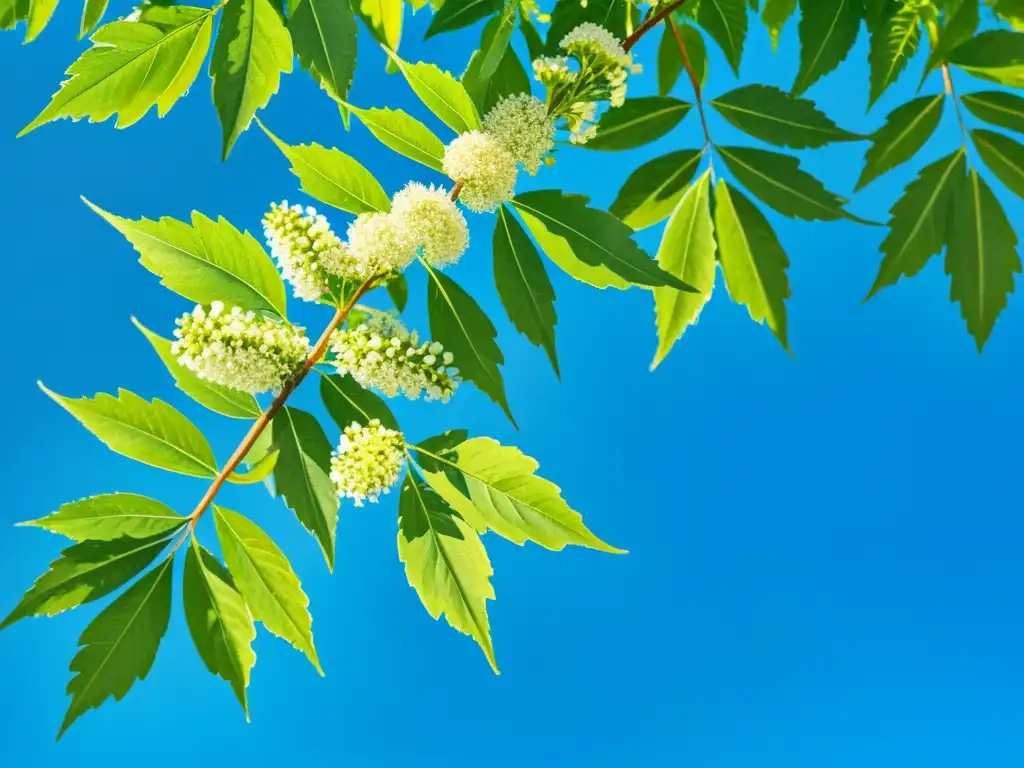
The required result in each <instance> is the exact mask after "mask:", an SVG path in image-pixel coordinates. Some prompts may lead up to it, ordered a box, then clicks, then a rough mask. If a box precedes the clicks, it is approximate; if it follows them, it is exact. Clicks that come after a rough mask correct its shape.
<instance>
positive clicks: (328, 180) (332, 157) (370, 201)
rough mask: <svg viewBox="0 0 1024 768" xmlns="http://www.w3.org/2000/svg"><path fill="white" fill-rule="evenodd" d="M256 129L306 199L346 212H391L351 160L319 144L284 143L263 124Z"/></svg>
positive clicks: (373, 183) (376, 186)
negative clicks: (273, 147) (281, 159)
mask: <svg viewBox="0 0 1024 768" xmlns="http://www.w3.org/2000/svg"><path fill="white" fill-rule="evenodd" d="M260 128H262V129H263V131H264V133H266V134H267V136H269V137H270V140H271V141H273V142H274V144H276V145H277V148H278V149H280V150H281V152H282V154H284V156H285V157H286V158H288V162H290V163H291V164H292V169H291V170H292V173H294V174H295V175H296V176H298V177H299V181H300V182H301V183H302V191H303V192H305V193H306V194H307V195H309V196H310V197H315V198H316V199H317V200H320V201H321V202H324V203H327V204H328V205H333V206H334V207H335V208H338V209H340V210H342V211H348V212H349V213H375V212H377V211H389V210H391V201H390V200H389V199H388V196H387V193H386V192H385V191H384V188H383V187H382V186H381V185H380V182H379V181H377V179H375V178H374V177H373V174H372V173H370V172H369V171H368V170H366V168H364V167H363V166H362V165H360V164H359V162H358V161H356V160H355V158H352V157H349V156H348V155H346V154H345V153H344V152H341V151H340V150H337V149H326V148H325V147H322V146H320V145H319V144H297V145H294V146H292V145H290V144H285V143H284V142H283V141H281V140H280V139H279V138H277V136H275V135H274V134H273V133H271V132H270V130H269V129H268V128H267V127H266V126H265V125H263V123H260Z"/></svg>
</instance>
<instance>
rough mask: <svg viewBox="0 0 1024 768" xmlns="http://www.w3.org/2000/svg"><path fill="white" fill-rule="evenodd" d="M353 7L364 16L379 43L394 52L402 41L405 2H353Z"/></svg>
mask: <svg viewBox="0 0 1024 768" xmlns="http://www.w3.org/2000/svg"><path fill="white" fill-rule="evenodd" d="M352 7H353V8H355V9H356V10H357V11H358V13H359V15H360V16H362V18H363V21H365V22H366V26H367V27H369V28H370V32H371V33H372V34H373V36H374V37H375V38H376V39H377V42H378V43H381V44H382V45H385V46H387V47H388V48H390V49H391V50H393V51H397V50H398V43H399V41H400V40H401V39H402V16H403V15H404V14H405V2H404V0H352Z"/></svg>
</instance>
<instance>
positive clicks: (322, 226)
mask: <svg viewBox="0 0 1024 768" xmlns="http://www.w3.org/2000/svg"><path fill="white" fill-rule="evenodd" d="M263 233H264V235H266V238H267V245H268V246H270V252H271V254H272V255H273V256H274V258H275V259H277V264H278V266H279V267H280V268H281V274H283V275H284V278H285V279H286V280H287V281H288V282H290V283H291V284H292V287H293V289H294V292H295V296H296V297H298V298H300V299H304V300H306V301H316V300H317V299H319V298H320V297H321V296H322V295H323V294H324V293H326V292H327V291H328V290H329V288H330V285H329V278H330V276H331V275H332V274H333V275H338V276H342V277H351V276H354V275H348V274H346V272H347V271H349V270H348V265H349V263H350V262H351V259H350V258H348V249H347V248H346V247H345V244H344V243H342V242H341V239H340V238H339V237H338V236H337V235H335V234H334V232H333V231H332V230H331V227H330V225H329V224H328V223H327V219H325V218H324V217H323V216H322V215H320V214H318V213H317V212H316V210H315V209H314V208H311V207H310V208H305V209H303V207H302V206H301V205H293V206H290V207H289V205H288V201H287V200H285V201H284V202H282V203H281V204H280V205H277V204H276V203H271V204H270V211H269V212H268V213H267V214H266V215H265V216H264V217H263Z"/></svg>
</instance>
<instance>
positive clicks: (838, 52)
mask: <svg viewBox="0 0 1024 768" xmlns="http://www.w3.org/2000/svg"><path fill="white" fill-rule="evenodd" d="M862 14H863V8H862V6H861V3H860V2H859V1H858V0H801V2H800V26H799V32H800V70H799V72H797V76H796V81H795V82H794V83H793V89H792V90H793V95H794V96H799V95H800V94H802V93H803V92H804V91H806V90H807V89H808V88H810V87H811V86H812V85H814V84H815V83H816V82H817V81H818V80H820V79H821V78H822V77H824V76H825V75H827V74H828V73H829V72H831V71H832V70H834V69H835V68H836V67H838V66H839V65H840V64H841V63H842V61H843V59H845V58H846V56H847V55H848V54H849V53H850V49H851V48H853V44H854V42H856V40H857V33H858V32H859V31H860V21H861V18H862Z"/></svg>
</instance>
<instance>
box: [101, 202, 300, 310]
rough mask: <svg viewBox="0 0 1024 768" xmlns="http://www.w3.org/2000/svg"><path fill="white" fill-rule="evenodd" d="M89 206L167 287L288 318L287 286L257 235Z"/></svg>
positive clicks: (200, 299)
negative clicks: (123, 215)
mask: <svg viewBox="0 0 1024 768" xmlns="http://www.w3.org/2000/svg"><path fill="white" fill-rule="evenodd" d="M85 203H86V205H88V206H89V207H90V208H92V209H93V210H94V211H95V212H96V213H98V214H99V215H100V216H102V217H103V218H104V219H105V220H106V221H107V223H109V224H110V225H111V226H112V227H114V229H116V230H117V231H118V232H120V233H121V234H122V235H124V236H125V238H127V240H128V242H130V243H131V244H132V245H133V246H134V247H135V250H136V251H137V252H138V254H139V263H140V264H142V266H143V267H145V268H146V269H148V270H149V271H150V272H152V273H153V274H154V275H157V276H158V277H159V278H160V284H161V285H163V286H165V287H166V288H168V289H170V290H172V291H174V292H175V293H177V294H179V295H181V296H184V297H185V298H186V299H191V300H192V301H194V302H196V303H198V304H210V303H211V302H213V301H223V302H224V303H225V304H226V305H228V306H239V307H241V308H242V309H251V310H253V311H262V310H268V311H270V312H273V313H275V314H277V315H280V316H281V317H284V316H285V289H284V283H283V282H282V281H281V276H280V275H279V274H278V273H277V269H276V268H275V267H274V262H273V261H271V260H270V257H269V256H267V254H266V252H265V251H264V250H263V248H261V247H260V244H259V243H258V242H256V240H255V238H253V236H252V235H250V234H249V233H248V232H244V233H243V232H239V231H238V230H237V229H235V228H234V227H233V226H231V224H230V223H229V222H228V221H227V220H226V219H224V218H221V219H218V220H217V221H214V220H213V219H208V218H206V217H205V216H203V214H201V213H199V212H197V211H193V212H192V224H191V225H189V224H186V223H185V222H182V221H177V220H176V219H172V218H170V217H167V216H165V217H164V218H162V219H160V220H159V221H151V220H149V219H139V220H138V221H133V220H132V219H122V218H121V217H120V216H115V215H114V214H112V213H107V212H106V211H104V210H103V209H102V208H99V207H97V206H95V205H93V204H92V203H90V202H89V201H88V200H86V201H85Z"/></svg>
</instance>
